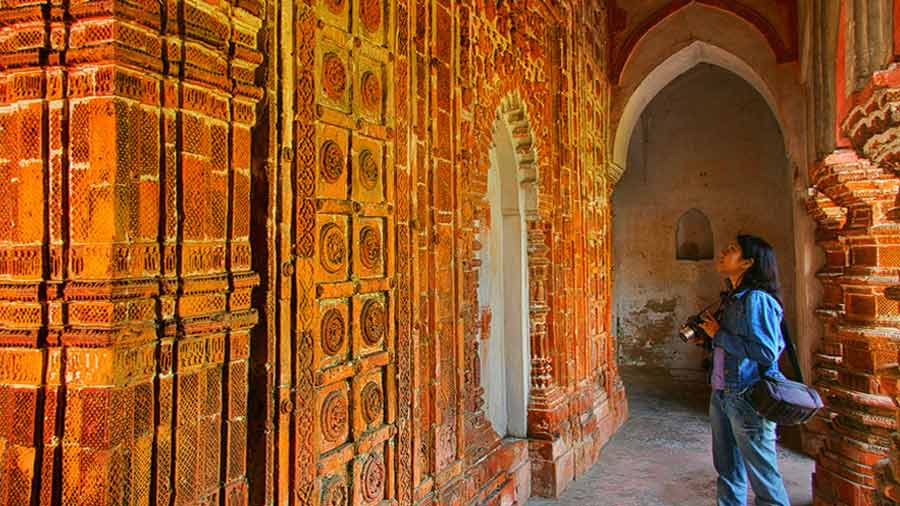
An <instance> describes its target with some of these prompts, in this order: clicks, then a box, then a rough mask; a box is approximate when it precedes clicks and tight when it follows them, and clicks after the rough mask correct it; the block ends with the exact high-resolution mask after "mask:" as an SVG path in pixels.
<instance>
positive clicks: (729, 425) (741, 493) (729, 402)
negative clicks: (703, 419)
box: [709, 390, 790, 506]
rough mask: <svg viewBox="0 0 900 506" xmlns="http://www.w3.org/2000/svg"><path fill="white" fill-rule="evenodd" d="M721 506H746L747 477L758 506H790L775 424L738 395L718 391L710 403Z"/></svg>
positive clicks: (717, 490) (717, 493)
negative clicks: (782, 474)
mask: <svg viewBox="0 0 900 506" xmlns="http://www.w3.org/2000/svg"><path fill="white" fill-rule="evenodd" d="M709 421H710V424H711V425H712V435H713V463H714V464H715V466H716V471H717V472H718V473H719V479H718V480H717V482H716V497H717V502H716V504H717V505H718V506H744V505H745V504H746V502H747V477H748V476H749V477H750V485H751V486H752V487H753V492H754V493H755V494H756V505H757V506H790V501H789V500H788V495H787V491H786V490H785V488H784V481H783V480H782V479H781V473H780V472H779V471H778V459H777V454H776V453H775V422H772V421H770V420H767V419H765V418H763V417H762V416H760V415H758V414H757V413H756V411H755V410H754V409H753V406H751V405H750V403H749V402H748V401H747V400H746V399H744V398H743V397H742V396H740V395H739V394H737V393H725V392H723V391H722V390H714V391H713V392H712V397H711V398H710V401H709Z"/></svg>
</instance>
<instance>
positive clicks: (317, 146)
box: [0, 0, 627, 506]
mask: <svg viewBox="0 0 900 506" xmlns="http://www.w3.org/2000/svg"><path fill="white" fill-rule="evenodd" d="M0 13H2V16H0V506H22V505H31V506H36V505H41V506H113V505H127V506H144V505H166V506H169V505H178V506H182V505H221V506H245V505H248V504H252V505H255V506H264V505H265V506H268V505H270V504H276V503H277V504H279V505H286V506H288V505H298V506H299V505H303V506H308V505H328V506H340V505H371V504H402V505H409V504H422V505H432V504H434V505H438V504H439V505H463V504H524V502H525V501H526V500H527V497H528V495H529V494H530V492H534V493H538V494H541V495H549V496H553V495H557V494H559V493H560V492H561V491H562V490H564V489H565V487H566V486H567V484H568V483H569V482H571V481H572V479H573V478H574V477H575V476H577V475H580V474H581V473H583V472H584V471H585V470H586V469H587V467H588V466H589V465H590V464H591V463H593V462H594V461H595V460H596V458H597V457H598V453H599V450H600V448H601V447H602V446H603V444H604V443H605V442H606V441H607V439H608V438H609V437H610V436H611V435H612V434H613V433H614V432H615V430H616V429H617V428H618V427H619V426H620V425H621V423H622V422H623V421H624V419H625V417H626V416H627V404H626V401H625V396H624V388H623V385H622V382H621V379H620V378H619V375H618V372H617V368H616V364H615V356H614V349H615V337H614V336H613V335H611V333H610V330H609V320H610V316H609V314H610V306H609V300H610V287H611V284H610V283H611V282H610V249H609V231H610V209H609V197H610V194H611V192H612V185H611V183H610V182H609V181H608V179H607V164H608V149H609V146H610V141H609V108H610V104H609V101H610V86H609V83H608V81H607V79H606V75H607V70H608V69H607V68H606V67H607V60H608V56H607V52H608V50H607V11H606V3H605V2H602V1H600V0H589V1H588V0H586V1H573V2H518V1H516V2H495V1H493V0H491V1H484V0H398V1H387V0H294V1H293V2H287V1H279V0H268V1H267V2H261V1H259V0H233V1H227V0H161V1H155V0H47V1H29V0H22V1H19V2H11V3H4V4H3V5H2V6H0ZM498 122H500V123H503V124H504V125H505V126H506V127H507V128H509V129H510V131H511V132H512V134H513V138H514V142H515V146H516V156H517V159H518V161H519V162H518V163H519V170H520V171H521V173H522V174H524V175H525V176H526V179H527V180H528V183H529V184H530V185H532V186H533V189H534V191H533V195H534V196H535V199H534V202H532V203H531V204H532V205H531V207H530V209H531V212H530V213H529V215H528V216H527V221H528V230H527V244H528V273H529V286H528V296H529V316H530V340H531V342H530V350H531V354H532V356H531V377H530V383H531V384H530V388H531V396H530V404H529V407H528V435H529V437H528V439H527V440H519V441H512V442H510V441H504V440H502V439H501V438H500V437H499V436H498V435H497V434H496V433H495V432H494V431H493V430H492V429H491V427H490V424H489V423H487V421H486V419H485V416H484V414H483V411H482V406H483V402H484V401H483V399H482V398H481V396H482V393H483V392H482V390H481V388H480V386H479V378H480V374H481V373H480V371H479V357H478V353H479V352H478V344H477V341H478V339H479V333H480V329H483V328H485V324H484V322H483V321H481V318H482V316H484V317H485V318H489V317H490V315H489V313H485V312H483V311H481V309H480V308H481V307H482V305H483V304H479V301H478V300H477V295H476V294H477V286H478V267H479V260H478V259H479V247H480V243H479V238H480V234H481V233H482V232H483V227H484V226H485V223H486V216H489V209H488V205H487V201H486V199H485V192H486V187H487V171H488V168H489V167H490V161H489V156H488V153H489V149H490V146H491V142H492V131H493V128H494V126H495V125H496V124H497V123H498Z"/></svg>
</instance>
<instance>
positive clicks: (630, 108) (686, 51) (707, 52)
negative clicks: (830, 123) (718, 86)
mask: <svg viewBox="0 0 900 506" xmlns="http://www.w3.org/2000/svg"><path fill="white" fill-rule="evenodd" d="M701 63H709V64H711V65H716V66H718V67H721V68H723V69H725V70H728V71H729V72H732V73H733V74H735V75H737V76H739V77H741V78H742V79H744V80H745V81H747V83H749V84H750V85H751V86H753V88H755V89H756V91H758V92H759V94H760V95H762V97H763V99H764V100H765V101H766V103H767V104H768V105H769V108H770V109H771V110H772V114H773V115H774V116H775V120H776V121H777V122H778V125H779V127H781V129H782V132H784V123H783V121H782V118H781V114H780V112H779V109H778V105H777V101H776V99H775V95H774V93H772V90H771V89H770V87H769V85H768V84H767V83H766V82H765V80H763V78H762V77H761V76H760V75H759V73H757V72H756V70H754V69H753V67H751V66H750V65H748V64H747V63H746V62H745V61H744V60H742V59H741V58H739V57H738V56H736V55H734V54H733V53H731V52H729V51H726V50H724V49H722V48H720V47H717V46H714V45H712V44H710V43H708V42H704V41H700V40H698V41H694V42H693V43H691V44H690V45H688V46H686V47H684V48H683V49H681V50H680V51H678V52H676V53H674V54H672V55H671V56H669V57H668V58H667V59H666V60H665V61H663V62H662V63H660V64H659V65H658V66H656V68H654V69H653V70H652V71H651V72H650V73H649V74H647V76H646V77H644V79H643V80H642V81H641V83H640V84H639V85H638V87H637V88H635V90H634V92H633V93H632V94H631V96H629V97H628V101H627V102H626V103H625V108H624V109H623V111H622V115H621V117H620V118H619V124H618V128H617V129H616V136H615V141H614V143H613V157H612V164H613V167H612V170H613V171H614V172H615V174H614V177H613V180H614V181H617V180H618V178H619V177H620V176H621V174H622V173H623V172H624V171H625V169H626V164H627V160H628V144H629V143H630V142H631V135H632V133H633V132H634V127H635V125H636V124H637V122H638V119H639V118H640V117H641V114H642V113H643V112H644V109H646V107H647V105H648V104H649V103H650V102H651V101H652V100H653V98H654V97H656V95H657V94H659V92H660V91H661V90H662V89H663V88H665V87H666V85H668V84H669V83H671V82H672V81H673V80H675V78H676V77H678V76H680V75H681V74H684V73H685V72H687V71H688V70H690V69H692V68H694V67H696V66H697V65H699V64H701Z"/></svg>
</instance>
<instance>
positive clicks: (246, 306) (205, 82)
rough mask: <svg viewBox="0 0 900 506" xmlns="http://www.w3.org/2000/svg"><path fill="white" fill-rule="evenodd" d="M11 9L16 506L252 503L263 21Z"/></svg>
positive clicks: (5, 191)
mask: <svg viewBox="0 0 900 506" xmlns="http://www.w3.org/2000/svg"><path fill="white" fill-rule="evenodd" d="M2 10H3V19H4V21H3V23H4V25H6V27H7V28H8V30H7V31H5V32H4V35H2V37H3V38H4V39H3V40H4V44H3V46H2V47H3V49H2V50H0V82H2V86H0V89H2V92H0V102H2V104H3V105H2V106H0V123H2V125H0V131H2V137H3V138H2V145H3V148H2V150H3V152H2V154H0V167H2V168H0V172H2V176H0V196H2V197H0V199H2V202H0V209H2V210H0V414H2V416H4V417H7V418H6V419H4V420H2V421H0V427H2V430H0V473H2V475H3V479H0V504H3V505H7V504H9V505H13V504H14V505H22V504H29V503H30V504H34V500H35V499H33V498H36V500H37V503H39V504H41V505H51V504H66V505H67V506H75V505H106V504H127V505H145V504H151V503H153V504H170V503H172V502H173V499H174V502H175V504H188V503H191V504H193V503H195V502H196V501H199V500H201V499H202V500H209V501H213V502H217V503H218V502H222V503H224V504H229V505H232V504H235V505H236V504H243V503H244V502H245V501H246V479H245V476H244V462H245V458H244V446H245V441H246V435H245V430H244V427H245V426H246V411H245V406H246V391H247V388H246V387H247V379H246V358H247V355H248V353H249V348H248V346H247V331H248V329H249V328H250V327H251V326H252V325H253V324H254V323H255V313H254V311H253V310H251V309H250V291H251V289H252V286H253V285H254V284H255V280H256V278H255V275H254V274H253V273H252V272H250V249H249V242H248V235H249V200H250V199H249V154H250V145H249V139H250V135H249V133H250V127H251V126H252V125H253V123H254V121H255V116H256V115H255V109H254V107H255V101H256V100H257V99H258V98H259V91H258V89H257V88H255V86H254V80H255V76H254V69H255V67H256V65H258V64H259V62H260V61H261V59H262V58H261V55H260V54H259V53H258V52H256V49H255V48H256V33H257V31H258V30H259V29H260V28H261V24H262V22H261V19H260V12H259V10H260V9H259V6H258V4H257V3H256V2H253V1H248V2H241V5H240V6H233V5H231V4H228V3H223V4H218V5H216V6H215V7H214V6H212V5H211V4H207V3H199V2H191V1H188V2H178V1H175V0H173V1H172V2H170V3H168V4H162V3H160V2H154V1H150V2H126V1H113V2H89V1H82V0H76V1H71V2H55V1H52V2H33V3H27V2H26V3H19V4H9V5H6V6H4V7H3V8H2ZM173 462H174V467H173V466H172V464H173ZM154 477H155V482H152V480H153V478H154ZM33 488H35V489H33ZM173 496H174V498H173ZM223 497H224V498H223ZM220 498H223V499H221V501H220Z"/></svg>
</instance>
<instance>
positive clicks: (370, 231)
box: [359, 226, 381, 269]
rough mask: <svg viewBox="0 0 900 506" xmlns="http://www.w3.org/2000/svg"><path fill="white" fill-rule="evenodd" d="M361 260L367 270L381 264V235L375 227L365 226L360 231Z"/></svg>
mask: <svg viewBox="0 0 900 506" xmlns="http://www.w3.org/2000/svg"><path fill="white" fill-rule="evenodd" d="M359 242H360V246H359V260H360V261H361V262H362V264H363V265H364V266H365V267H366V268H367V269H374V268H376V267H378V266H379V264H380V263H381V234H380V233H379V232H378V229H377V228H375V227H370V226H365V227H363V228H362V230H360V231H359Z"/></svg>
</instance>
